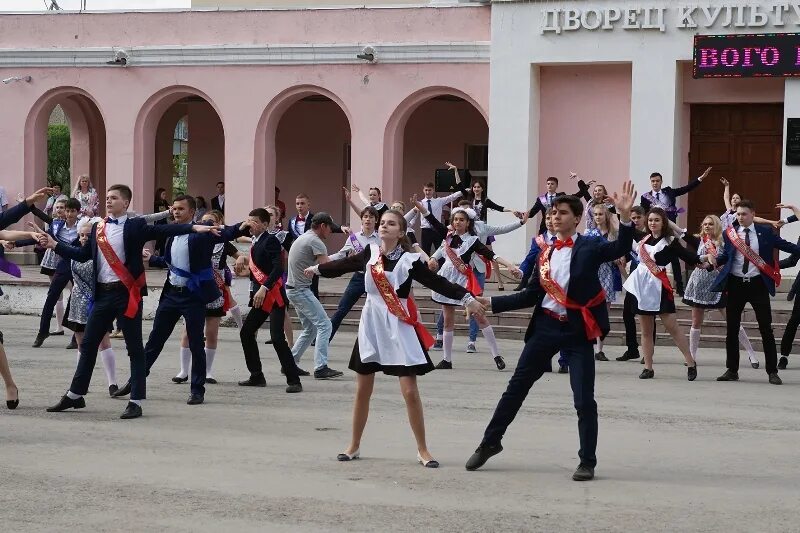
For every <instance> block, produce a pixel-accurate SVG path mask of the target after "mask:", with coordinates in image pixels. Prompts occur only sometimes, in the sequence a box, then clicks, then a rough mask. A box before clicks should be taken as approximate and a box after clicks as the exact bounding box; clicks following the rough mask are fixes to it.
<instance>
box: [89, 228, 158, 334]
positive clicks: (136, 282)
mask: <svg viewBox="0 0 800 533" xmlns="http://www.w3.org/2000/svg"><path fill="white" fill-rule="evenodd" d="M96 238H97V248H98V249H99V250H100V253H102V254H103V257H104V258H105V260H106V262H107V263H108V266H110V267H111V270H113V271H114V274H116V275H117V277H118V278H119V280H120V282H122V284H123V285H124V286H125V288H126V289H128V307H126V308H125V318H133V317H135V316H136V313H137V312H138V311H139V304H140V303H141V302H142V288H143V287H144V286H145V284H146V279H145V276H144V272H142V273H141V274H139V277H138V278H136V279H133V276H132V275H131V273H130V272H128V269H127V268H125V264H124V263H123V262H122V261H120V260H119V256H118V255H117V253H116V252H115V251H114V248H113V247H112V246H111V243H110V242H108V237H106V221H105V220H101V221H100V222H98V223H97V233H96Z"/></svg>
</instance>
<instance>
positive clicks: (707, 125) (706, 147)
mask: <svg viewBox="0 0 800 533" xmlns="http://www.w3.org/2000/svg"><path fill="white" fill-rule="evenodd" d="M690 146H691V147H690V152H689V175H690V176H693V177H696V176H699V175H700V174H702V173H703V171H704V170H705V169H706V168H707V167H714V170H713V171H712V174H711V177H710V178H709V179H708V180H707V181H708V182H707V183H705V182H704V183H703V185H702V186H700V187H698V188H697V189H695V190H694V191H692V192H691V193H689V195H688V197H689V198H688V205H689V211H688V229H689V231H690V232H692V233H695V232H697V231H698V230H699V228H700V223H701V222H702V220H703V218H704V217H705V216H706V215H708V214H715V215H719V214H720V213H722V212H723V211H724V210H725V205H724V203H723V202H722V191H723V186H722V184H721V183H720V181H719V178H720V177H725V178H727V179H728V181H730V182H731V194H733V193H738V194H740V195H741V196H742V198H747V199H750V200H752V201H753V202H754V204H755V208H756V213H757V214H758V215H760V216H763V217H764V218H777V216H778V212H777V211H776V210H775V204H776V203H778V202H780V200H781V198H780V195H781V157H782V153H783V151H782V146H783V104H724V105H717V104H694V105H692V107H691V141H690Z"/></svg>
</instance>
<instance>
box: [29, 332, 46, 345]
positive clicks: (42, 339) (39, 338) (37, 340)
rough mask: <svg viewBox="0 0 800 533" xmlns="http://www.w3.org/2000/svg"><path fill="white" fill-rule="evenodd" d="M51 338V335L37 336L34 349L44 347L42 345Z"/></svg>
mask: <svg viewBox="0 0 800 533" xmlns="http://www.w3.org/2000/svg"><path fill="white" fill-rule="evenodd" d="M49 336H50V334H49V333H39V334H38V335H36V339H35V340H34V341H33V344H32V346H33V347H34V348H38V347H40V346H41V345H42V343H43V342H44V340H45V339H46V338H47V337H49Z"/></svg>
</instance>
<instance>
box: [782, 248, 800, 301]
mask: <svg viewBox="0 0 800 533" xmlns="http://www.w3.org/2000/svg"><path fill="white" fill-rule="evenodd" d="M797 244H798V245H800V239H797ZM798 262H800V253H797V254H792V255H790V256H789V257H787V258H786V259H781V261H780V267H781V269H784V268H791V267H793V266H796V265H797V263H798ZM797 289H800V276H797V277H796V278H794V283H792V288H791V289H790V290H789V294H787V295H786V298H787V299H788V300H794V297H795V295H796V294H797Z"/></svg>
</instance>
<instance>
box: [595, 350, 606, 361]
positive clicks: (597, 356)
mask: <svg viewBox="0 0 800 533" xmlns="http://www.w3.org/2000/svg"><path fill="white" fill-rule="evenodd" d="M594 360H595V361H608V357H606V354H604V353H603V352H597V353H596V354H595V355H594Z"/></svg>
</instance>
